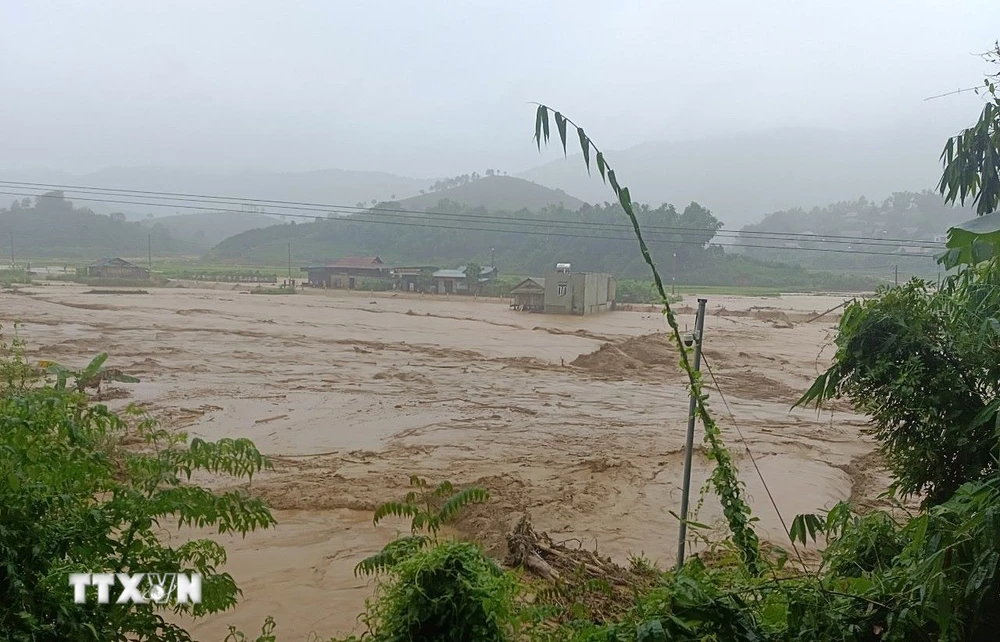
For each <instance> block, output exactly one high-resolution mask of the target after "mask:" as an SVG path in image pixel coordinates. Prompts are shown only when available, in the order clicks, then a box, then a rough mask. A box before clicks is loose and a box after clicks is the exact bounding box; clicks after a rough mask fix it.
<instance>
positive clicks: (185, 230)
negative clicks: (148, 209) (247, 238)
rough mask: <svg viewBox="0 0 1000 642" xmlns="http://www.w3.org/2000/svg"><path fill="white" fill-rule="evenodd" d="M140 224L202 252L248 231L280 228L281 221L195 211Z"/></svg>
mask: <svg viewBox="0 0 1000 642" xmlns="http://www.w3.org/2000/svg"><path fill="white" fill-rule="evenodd" d="M140 222H141V223H142V224H143V225H145V226H147V227H153V226H154V225H158V226H162V227H163V228H165V229H166V230H167V232H169V234H170V236H172V237H174V238H175V239H178V240H180V241H183V242H185V243H189V244H190V245H191V246H193V247H196V248H197V249H199V250H202V251H204V250H207V249H209V248H211V247H212V246H214V245H215V244H217V243H218V242H219V241H221V240H222V239H224V238H226V237H229V236H233V235H234V234H239V233H240V232H246V231H247V230H254V229H258V228H262V227H268V226H270V225H280V224H281V223H282V222H283V221H281V220H279V219H277V218H275V217H272V216H266V215H264V214H254V213H252V212H197V213H194V214H176V215H173V216H160V217H157V218H147V219H143V220H142V221H140Z"/></svg>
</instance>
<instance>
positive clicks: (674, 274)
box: [670, 252, 677, 294]
mask: <svg viewBox="0 0 1000 642" xmlns="http://www.w3.org/2000/svg"><path fill="white" fill-rule="evenodd" d="M670 294H677V252H674V268H673V270H672V271H671V273H670Z"/></svg>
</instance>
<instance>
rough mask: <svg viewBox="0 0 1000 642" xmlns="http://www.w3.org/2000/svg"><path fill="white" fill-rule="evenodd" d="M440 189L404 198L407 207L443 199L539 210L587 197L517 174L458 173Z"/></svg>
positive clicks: (570, 205) (573, 207) (574, 205)
mask: <svg viewBox="0 0 1000 642" xmlns="http://www.w3.org/2000/svg"><path fill="white" fill-rule="evenodd" d="M434 187H439V189H436V190H433V191H430V192H428V193H426V194H420V195H419V196H413V197H411V198H407V199H404V200H402V201H400V205H401V206H402V208H403V209H410V210H425V209H427V208H429V207H434V206H435V205H437V204H438V202H440V201H441V200H442V199H447V200H449V201H452V202H455V203H460V204H462V205H465V206H467V207H485V208H486V209H488V210H490V211H497V210H504V211H515V210H520V209H528V210H532V211H538V210H540V209H542V208H543V207H547V206H549V205H562V206H563V207H565V208H566V209H569V210H576V209H580V207H582V206H583V201H581V200H580V199H578V198H575V197H573V196H570V195H569V194H567V193H566V192H564V191H562V190H557V189H550V188H548V187H545V186H544V185H539V184H538V183H532V182H531V181H527V180H525V179H523V178H514V177H513V176H489V175H487V176H483V177H479V175H478V174H476V173H473V174H471V176H470V175H469V174H466V175H464V176H457V177H455V178H454V179H448V180H445V181H438V183H436V184H435V185H434V186H432V189H433V188H434Z"/></svg>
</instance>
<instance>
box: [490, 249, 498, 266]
mask: <svg viewBox="0 0 1000 642" xmlns="http://www.w3.org/2000/svg"><path fill="white" fill-rule="evenodd" d="M496 266H497V249H496V248H495V247H491V248H490V267H491V268H495V267H496Z"/></svg>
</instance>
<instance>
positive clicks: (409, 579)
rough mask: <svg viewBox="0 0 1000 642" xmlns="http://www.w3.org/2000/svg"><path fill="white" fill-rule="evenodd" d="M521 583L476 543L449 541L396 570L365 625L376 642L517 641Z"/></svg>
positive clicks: (371, 607) (418, 554) (371, 606)
mask: <svg viewBox="0 0 1000 642" xmlns="http://www.w3.org/2000/svg"><path fill="white" fill-rule="evenodd" d="M516 592H517V581H516V579H515V578H514V577H513V576H512V575H510V574H509V573H505V572H504V571H503V570H501V569H500V567H499V566H497V564H496V563H495V562H494V561H492V560H491V559H489V558H488V557H486V555H485V554H484V553H483V551H482V549H480V548H479V547H478V546H476V545H475V544H470V543H467V542H457V541H445V542H441V543H439V544H436V545H434V546H432V547H429V548H426V549H422V550H418V551H416V552H414V553H413V554H411V555H408V556H405V557H404V558H403V559H401V560H400V561H399V562H398V563H397V564H395V565H394V566H393V567H392V570H391V576H390V579H388V580H387V581H385V582H384V583H383V584H382V585H381V586H380V587H379V594H378V597H377V599H375V600H373V601H370V602H369V608H368V610H367V612H366V614H365V615H364V616H363V617H362V620H363V621H364V623H365V624H366V626H367V627H368V630H369V635H370V639H371V640H373V641H377V642H409V641H410V640H422V641H425V642H437V641H441V642H445V641H448V642H466V641H467V642H480V641H481V642H503V641H505V640H512V639H514V637H513V635H514V630H515V625H514V622H515V621H516V617H515V614H516V608H515V604H514V596H515V594H516Z"/></svg>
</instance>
